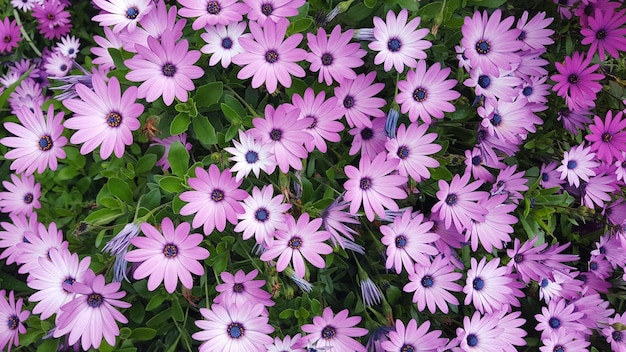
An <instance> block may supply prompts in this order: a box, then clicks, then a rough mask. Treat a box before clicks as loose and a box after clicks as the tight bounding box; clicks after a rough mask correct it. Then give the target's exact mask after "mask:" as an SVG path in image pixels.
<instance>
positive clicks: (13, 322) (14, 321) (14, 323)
mask: <svg viewBox="0 0 626 352" xmlns="http://www.w3.org/2000/svg"><path fill="white" fill-rule="evenodd" d="M19 325H20V318H18V317H17V315H12V316H11V317H10V318H9V329H10V330H15V329H17V327H18V326H19ZM9 347H11V346H10V345H9Z"/></svg>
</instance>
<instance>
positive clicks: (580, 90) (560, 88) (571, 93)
mask: <svg viewBox="0 0 626 352" xmlns="http://www.w3.org/2000/svg"><path fill="white" fill-rule="evenodd" d="M592 58H593V55H587V57H586V58H585V55H584V54H581V53H579V52H575V53H574V54H573V55H572V56H566V57H565V62H564V63H560V62H556V63H555V64H554V65H555V66H556V69H557V71H558V72H559V73H557V74H554V75H552V76H550V79H551V80H553V81H555V82H556V84H555V85H554V87H552V90H553V91H555V92H556V94H557V95H558V96H560V97H562V98H564V99H565V102H566V103H567V107H568V108H569V109H570V110H576V111H578V110H584V109H586V108H589V107H595V102H594V101H595V100H596V94H597V93H598V92H599V91H601V90H602V85H601V84H600V83H599V82H598V81H599V80H601V79H603V78H604V75H603V74H600V73H595V72H596V71H597V70H598V68H599V67H600V65H598V64H593V65H592V64H591V59H592Z"/></svg>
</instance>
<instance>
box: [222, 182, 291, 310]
mask: <svg viewBox="0 0 626 352" xmlns="http://www.w3.org/2000/svg"><path fill="white" fill-rule="evenodd" d="M283 199H284V196H283V195H282V194H279V195H277V196H276V197H274V188H273V187H272V186H271V185H266V186H264V187H263V189H262V190H259V189H258V188H257V187H256V186H255V187H254V188H253V189H252V195H250V196H249V197H248V198H246V199H244V201H243V204H242V206H243V208H244V213H242V214H237V218H239V222H238V223H237V226H235V231H237V232H243V239H244V240H247V239H249V238H251V237H252V236H254V238H255V240H256V242H257V243H258V244H266V243H269V241H270V237H272V235H273V234H274V232H275V231H276V229H277V228H279V227H281V226H283V225H284V223H285V220H286V219H287V215H286V214H285V212H286V211H288V210H289V209H290V208H291V205H290V204H288V203H283ZM218 303H219V302H218Z"/></svg>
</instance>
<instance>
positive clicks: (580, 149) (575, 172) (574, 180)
mask: <svg viewBox="0 0 626 352" xmlns="http://www.w3.org/2000/svg"><path fill="white" fill-rule="evenodd" d="M595 155H596V154H595V153H592V152H591V147H586V148H585V145H584V143H583V144H581V145H577V146H574V147H572V148H571V149H570V150H569V151H566V152H563V160H562V161H561V166H559V167H558V168H557V169H556V170H557V171H560V172H561V180H564V179H566V178H567V182H568V183H569V184H570V186H576V187H578V186H579V185H580V180H583V181H587V182H589V177H591V176H595V175H596V172H595V171H594V168H595V167H596V166H598V163H597V162H596V161H595V160H594V159H595Z"/></svg>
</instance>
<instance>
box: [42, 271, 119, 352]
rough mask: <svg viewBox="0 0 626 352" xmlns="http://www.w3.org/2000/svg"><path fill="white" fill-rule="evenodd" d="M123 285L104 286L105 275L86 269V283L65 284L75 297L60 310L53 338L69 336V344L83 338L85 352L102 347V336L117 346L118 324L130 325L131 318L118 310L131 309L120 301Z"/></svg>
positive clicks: (84, 281) (111, 284)
mask: <svg viewBox="0 0 626 352" xmlns="http://www.w3.org/2000/svg"><path fill="white" fill-rule="evenodd" d="M120 285H121V283H119V282H113V283H110V284H105V281H104V276H102V275H98V276H96V275H95V274H94V273H93V271H91V270H87V272H86V273H85V276H84V277H83V282H78V281H76V282H74V283H73V284H72V285H70V284H68V283H65V284H63V288H65V289H66V290H68V291H70V292H74V293H75V294H76V295H75V296H74V299H72V300H71V301H69V302H68V303H66V304H64V305H63V306H62V307H61V311H62V312H61V314H60V315H59V317H58V318H57V326H56V329H55V330H54V333H53V336H54V337H55V338H58V337H61V336H63V335H68V338H67V341H68V343H69V344H70V345H74V344H75V343H77V342H78V340H79V339H80V342H81V346H82V348H83V349H84V350H88V349H89V348H91V347H94V348H96V349H97V348H98V347H100V344H101V342H102V338H103V337H104V339H105V340H106V342H107V343H108V344H109V345H111V346H115V342H116V337H117V336H118V335H119V334H120V330H119V328H118V326H117V322H120V323H122V324H126V323H128V319H126V317H125V316H124V315H123V314H122V313H120V312H119V311H118V310H117V309H116V308H115V307H118V308H129V307H130V306H131V304H130V303H127V302H124V301H121V300H120V299H121V298H122V297H124V296H125V295H126V292H124V291H119V289H120Z"/></svg>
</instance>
